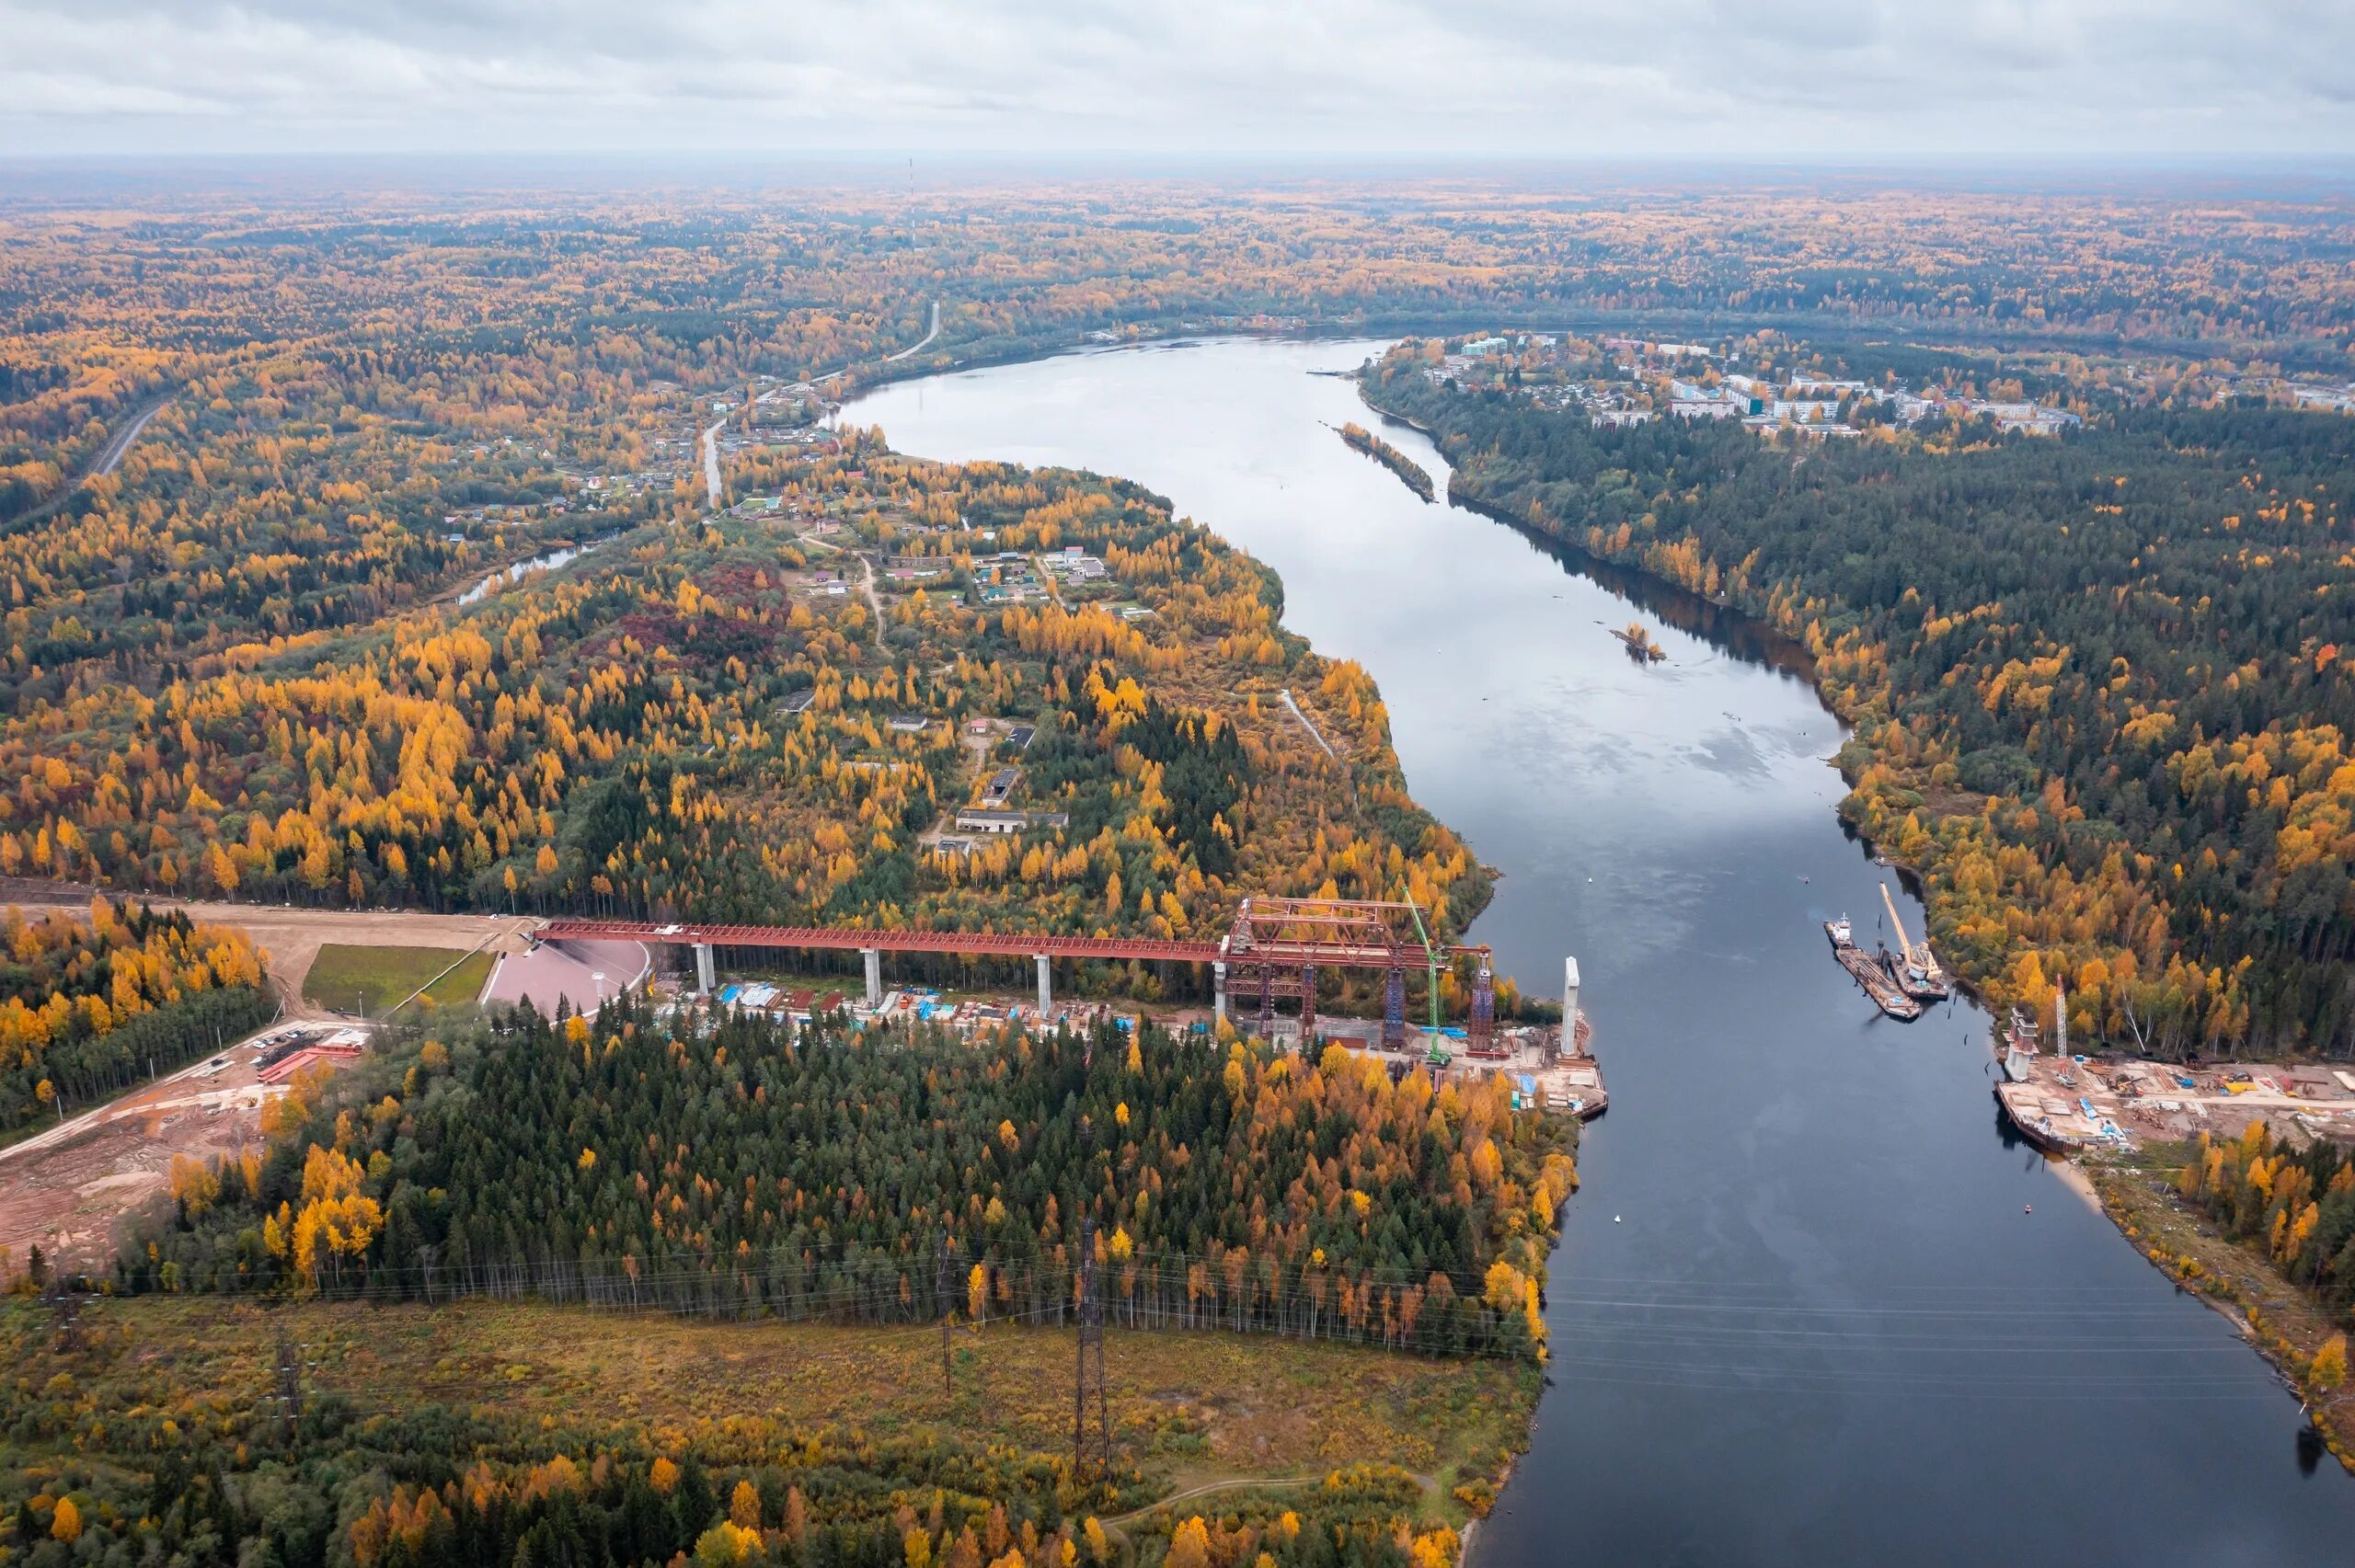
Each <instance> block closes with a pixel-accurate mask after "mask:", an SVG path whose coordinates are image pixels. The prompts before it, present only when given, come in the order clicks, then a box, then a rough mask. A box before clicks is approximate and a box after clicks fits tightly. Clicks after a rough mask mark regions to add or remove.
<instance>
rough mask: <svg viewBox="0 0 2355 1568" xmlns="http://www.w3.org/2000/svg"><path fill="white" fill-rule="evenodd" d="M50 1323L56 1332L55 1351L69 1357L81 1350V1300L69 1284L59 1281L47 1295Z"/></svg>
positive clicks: (62, 1280) (65, 1281)
mask: <svg viewBox="0 0 2355 1568" xmlns="http://www.w3.org/2000/svg"><path fill="white" fill-rule="evenodd" d="M49 1312H50V1321H51V1324H52V1327H54V1328H55V1329H56V1331H57V1349H58V1353H59V1354H60V1355H62V1356H71V1355H74V1354H75V1353H76V1352H78V1351H79V1350H80V1349H81V1348H82V1298H81V1295H80V1293H79V1292H77V1291H76V1290H75V1288H74V1287H73V1285H72V1284H71V1282H69V1281H67V1280H64V1279H60V1280H58V1281H57V1282H56V1285H55V1286H54V1288H52V1290H51V1291H50V1295H49Z"/></svg>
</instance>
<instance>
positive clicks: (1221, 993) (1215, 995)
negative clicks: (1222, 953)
mask: <svg viewBox="0 0 2355 1568" xmlns="http://www.w3.org/2000/svg"><path fill="white" fill-rule="evenodd" d="M1211 1016H1212V1017H1213V1018H1215V1019H1217V1020H1218V1021H1219V1022H1220V1023H1222V1024H1223V1023H1225V1022H1226V961H1225V960H1224V959H1223V958H1222V959H1216V960H1213V961H1212V964H1211Z"/></svg>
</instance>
